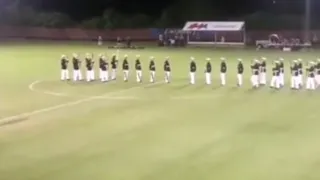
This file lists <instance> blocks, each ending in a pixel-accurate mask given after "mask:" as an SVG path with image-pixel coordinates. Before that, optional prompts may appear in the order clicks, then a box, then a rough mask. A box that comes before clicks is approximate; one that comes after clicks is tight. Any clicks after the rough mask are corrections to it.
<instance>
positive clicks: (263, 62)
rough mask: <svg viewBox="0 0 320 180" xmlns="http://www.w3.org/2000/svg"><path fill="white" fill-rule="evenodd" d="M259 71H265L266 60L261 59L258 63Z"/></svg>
mask: <svg viewBox="0 0 320 180" xmlns="http://www.w3.org/2000/svg"><path fill="white" fill-rule="evenodd" d="M260 71H261V72H263V73H266V72H267V63H266V61H262V62H261V64H260Z"/></svg>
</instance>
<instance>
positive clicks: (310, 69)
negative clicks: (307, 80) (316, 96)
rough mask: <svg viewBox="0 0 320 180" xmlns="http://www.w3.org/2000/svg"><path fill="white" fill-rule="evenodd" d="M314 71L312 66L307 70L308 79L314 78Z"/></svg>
mask: <svg viewBox="0 0 320 180" xmlns="http://www.w3.org/2000/svg"><path fill="white" fill-rule="evenodd" d="M314 70H315V67H314V66H310V67H309V68H307V71H308V77H311V78H314V76H315V75H314Z"/></svg>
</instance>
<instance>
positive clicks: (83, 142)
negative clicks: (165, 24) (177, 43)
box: [0, 43, 320, 180]
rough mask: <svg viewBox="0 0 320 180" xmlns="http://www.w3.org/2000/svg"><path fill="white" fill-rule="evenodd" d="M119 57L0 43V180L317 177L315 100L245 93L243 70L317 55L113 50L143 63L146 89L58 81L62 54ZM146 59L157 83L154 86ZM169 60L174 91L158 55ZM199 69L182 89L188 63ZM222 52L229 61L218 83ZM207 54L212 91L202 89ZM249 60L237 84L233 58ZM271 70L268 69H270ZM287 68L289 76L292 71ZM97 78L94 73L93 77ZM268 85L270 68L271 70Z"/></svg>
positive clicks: (298, 94)
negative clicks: (152, 60)
mask: <svg viewBox="0 0 320 180" xmlns="http://www.w3.org/2000/svg"><path fill="white" fill-rule="evenodd" d="M73 52H77V53H79V54H81V56H82V57H83V56H84V54H85V53H86V52H93V53H94V54H96V55H97V54H99V53H102V52H103V53H106V54H111V53H115V51H114V50H107V49H106V48H102V47H97V46H95V45H90V44H88V45H85V44H81V45H77V44H76V43H73V44H69V45H66V44H59V43H51V44H45V43H33V44H26V43H23V44H13V43H12V44H7V45H5V44H3V45H1V46H0V59H1V60H0V72H1V76H0V102H1V103H0V124H1V126H0V180H71V179H76V180H88V179H92V180H215V179H216V180H319V179H320V171H319V170H320V142H319V139H320V131H319V128H320V118H319V117H320V111H319V102H320V95H319V92H317V91H315V92H308V91H306V90H302V91H291V90H290V89H289V87H288V86H289V77H288V75H287V76H286V80H287V82H286V83H287V85H286V88H284V89H282V90H281V91H274V90H271V89H269V88H268V87H264V88H261V89H258V90H251V84H250V81H249V77H250V75H251V71H250V69H249V65H250V63H251V60H252V59H253V58H254V57H260V56H265V57H267V58H268V59H269V60H272V59H274V58H276V57H279V56H281V57H283V58H285V60H292V59H293V58H303V59H305V60H311V59H315V58H316V57H317V55H318V53H317V52H305V53H302V52H299V53H298V52H292V53H282V52H276V51H260V52H256V51H251V50H241V49H234V50H230V49H229V50H215V49H193V48H190V49H166V48H164V49H161V48H152V47H150V48H147V49H145V50H136V51H135V50H131V51H123V50H121V51H120V57H121V59H122V57H123V55H124V54H128V55H129V60H130V64H131V67H132V65H133V62H134V57H135V55H136V54H140V55H141V59H142V63H143V67H144V69H145V70H144V72H143V73H144V74H143V75H144V80H145V81H144V83H142V84H137V83H135V77H134V72H131V77H130V82H128V83H124V82H123V81H122V73H121V72H119V74H118V75H119V79H118V80H117V82H110V83H107V84H101V83H100V82H93V83H90V84H88V83H85V82H82V83H73V82H61V81H60V80H59V78H60V59H59V58H60V56H61V54H67V55H69V56H71V54H72V53H73ZM149 56H154V57H156V63H157V66H158V71H157V81H158V82H159V83H157V84H153V85H152V84H149V83H148V79H149V73H148V71H147V70H146V69H147V67H148V61H149V60H148V58H149ZM166 56H170V57H171V64H172V69H173V72H172V78H173V79H172V80H173V82H172V83H171V84H163V83H162V82H163V76H164V73H163V71H162V66H163V59H164V57H166ZM190 56H194V57H195V58H196V60H197V64H198V72H197V82H196V83H197V84H196V85H194V86H190V85H189V80H188V70H189V57H190ZM220 56H224V57H226V58H227V59H228V60H227V62H228V65H229V67H228V68H229V72H228V74H227V86H226V87H223V88H220V86H219V84H220V83H219V71H218V70H219V63H220V60H219V58H220ZM205 57H211V58H212V59H213V60H212V62H213V66H214V70H213V85H212V86H207V85H205V84H204V73H203V69H204V64H205V60H204V59H205ZM238 57H241V58H243V59H244V63H245V67H246V73H245V80H244V83H245V85H244V87H242V88H240V89H239V88H235V85H236V63H237V61H236V58H238ZM270 66H271V63H269V68H270ZM286 66H287V69H286V70H287V72H288V65H286ZM97 73H98V71H96V75H98V74H97ZM269 80H270V71H269Z"/></svg>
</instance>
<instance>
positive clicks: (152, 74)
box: [149, 56, 156, 83]
mask: <svg viewBox="0 0 320 180" xmlns="http://www.w3.org/2000/svg"><path fill="white" fill-rule="evenodd" d="M149 71H150V82H151V83H154V82H155V81H156V63H155V62H154V57H152V56H151V57H150V62H149Z"/></svg>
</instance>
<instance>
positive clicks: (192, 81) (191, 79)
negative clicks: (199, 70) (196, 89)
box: [190, 72, 196, 84]
mask: <svg viewBox="0 0 320 180" xmlns="http://www.w3.org/2000/svg"><path fill="white" fill-rule="evenodd" d="M195 83H196V73H194V72H190V84H195Z"/></svg>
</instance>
